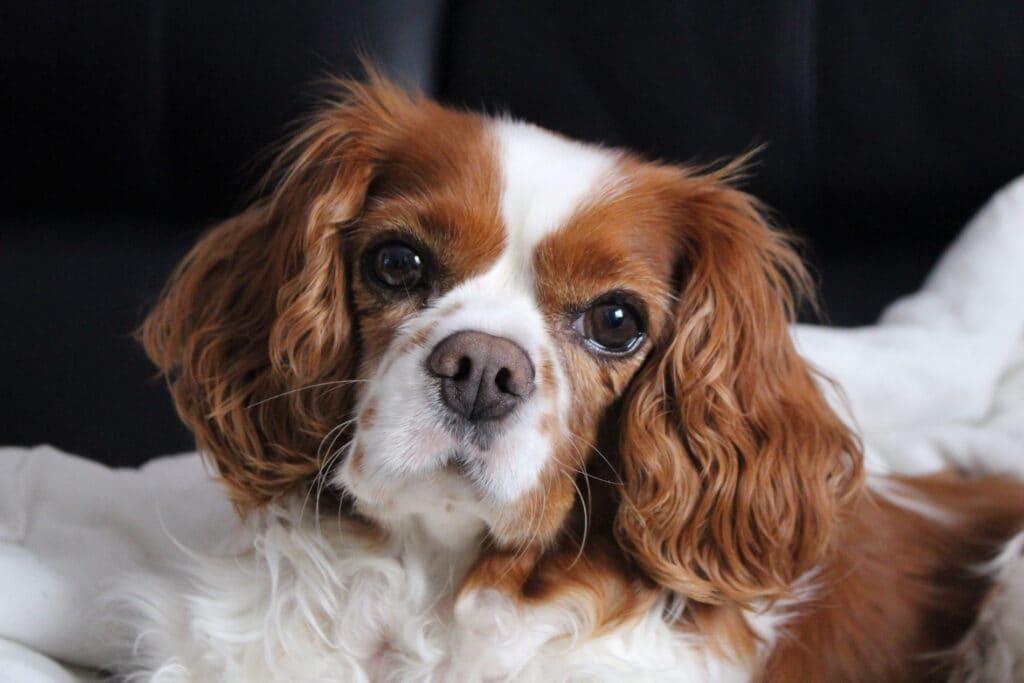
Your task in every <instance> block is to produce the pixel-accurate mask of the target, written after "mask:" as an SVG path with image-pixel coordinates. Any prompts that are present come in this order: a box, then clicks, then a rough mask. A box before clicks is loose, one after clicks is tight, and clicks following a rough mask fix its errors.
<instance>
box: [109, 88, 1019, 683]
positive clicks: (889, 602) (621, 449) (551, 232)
mask: <svg viewBox="0 0 1024 683" xmlns="http://www.w3.org/2000/svg"><path fill="white" fill-rule="evenodd" d="M338 88H339V93H340V94H339V96H338V99H337V100H336V101H334V102H332V103H329V104H328V105H327V106H325V107H324V108H323V109H322V110H321V111H320V112H319V114H318V115H317V116H316V117H315V118H314V119H313V120H312V121H311V123H310V124H309V125H308V127H307V128H306V129H305V130H304V132H303V133H302V134H300V135H299V136H298V137H297V138H296V139H295V140H294V141H293V142H292V143H291V144H290V146H289V147H288V148H287V150H286V151H285V152H284V153H283V154H282V157H281V160H280V162H279V164H278V168H277V176H276V179H275V184H274V186H273V189H272V191H270V192H269V193H268V195H267V196H266V197H265V198H264V199H262V200H260V201H258V202H256V203H255V204H254V205H253V206H251V207H250V208H249V209H248V210H246V211H245V212H244V213H242V214H241V215H239V216H237V217H235V218H233V219H231V220H228V221H226V222H225V223H223V224H221V225H219V226H217V227H215V228H214V229H213V230H212V231H211V232H210V233H209V234H207V235H206V236H205V237H204V238H203V239H202V240H201V241H200V242H199V244H198V245H197V246H196V247H195V248H194V249H193V250H192V252H191V253H190V254H189V255H188V256H187V257H186V259H185V260H184V262H183V263H182V264H181V265H180V266H179V268H178V270H177V271H176V273H175V275H174V276H173V278H172V280H171V282H170V283H169V285H168V287H167V289H166V291H165V293H164V295H163V297H162V298H161V300H160V302H159V303H158V304H157V306H156V308H155V310H154V311H153V312H152V314H151V315H150V317H149V318H148V319H147V321H146V323H145V325H144V328H143V331H142V338H143V341H144V344H145V346H146V349H147V351H148V353H149V355H150V356H151V358H152V359H153V360H154V361H155V362H156V364H157V365H158V366H159V367H160V368H161V369H162V370H163V372H165V373H166V374H167V376H168V379H169V383H170V386H171V389H172V392H173V394H174V398H175V400H176V402H177V405H178V408H179V411H180V413H181V415H182V416H183V418H184V419H185V421H186V422H187V423H188V425H189V426H190V427H191V428H192V429H193V430H194V432H195V435H196V438H197V441H198V444H199V446H200V448H201V450H202V451H203V452H204V453H206V454H207V455H208V457H209V458H210V459H211V460H212V461H213V462H214V463H215V464H216V466H217V469H218V471H219V474H220V477H221V479H222V480H223V482H224V484H225V485H226V487H227V490H228V492H229V494H230V495H231V497H232V499H233V500H234V502H235V504H236V506H237V509H238V510H239V512H240V513H241V514H242V515H243V516H244V517H245V518H246V519H247V520H248V529H249V532H248V533H249V534H250V536H249V537H248V543H249V549H248V550H247V551H246V552H243V553H242V554H240V555H238V556H229V557H221V558H217V557H206V558H196V559H195V563H194V565H193V566H192V567H190V568H189V569H188V571H187V572H186V575H185V576H183V577H182V578H180V579H179V580H174V581H171V580H169V581H168V582H167V583H166V584H163V583H161V584H152V583H149V584H137V585H134V586H131V587H130V593H131V596H130V597H127V598H126V601H127V602H128V603H129V604H130V606H131V607H132V610H133V612H134V613H135V617H134V619H135V620H136V622H135V623H136V626H137V628H138V629H139V632H140V633H141V634H142V635H141V636H140V638H139V641H138V644H137V649H136V659H135V661H134V662H131V663H130V664H129V665H128V667H127V671H128V672H129V673H134V674H136V675H137V676H139V677H140V678H147V679H150V678H151V679H154V680H194V681H210V680H231V681H256V680H260V681H262V680H267V681H270V680H304V681H308V680H341V681H360V680H373V681H378V680H380V681H391V680H394V681H408V680H458V681H473V680H507V679H515V680H538V681H555V680H615V681H618V680H627V679H628V680H680V681H682V680H686V681H691V680H709V681H746V680H770V681H794V680H807V681H921V680H929V679H935V680H942V679H944V678H946V677H948V676H949V675H950V671H951V669H952V667H953V666H954V665H955V664H957V663H958V662H959V663H960V664H961V665H962V664H963V662H966V661H968V660H969V659H970V656H969V655H966V654H964V653H965V652H967V651H970V652H977V648H976V647H972V645H971V644H970V642H969V641H965V642H964V643H962V644H961V645H960V648H961V649H960V655H961V656H960V658H959V659H958V658H956V657H955V656H953V655H954V652H955V647H956V646H957V644H958V643H959V642H960V641H961V639H962V637H963V636H964V634H965V632H966V631H967V629H968V628H969V627H970V626H971V624H972V623H973V622H974V619H975V615H976V613H977V610H978V608H979V604H980V603H981V602H982V600H983V598H984V596H985V594H986V591H987V590H988V587H989V584H990V576H991V574H983V573H979V572H978V571H977V567H978V566H979V565H980V563H983V562H988V561H991V560H992V559H993V558H994V557H995V556H996V555H997V554H998V553H999V552H1000V549H1001V548H1003V546H1004V545H1005V544H1006V542H1007V541H1008V540H1009V539H1010V538H1011V537H1012V536H1013V535H1014V534H1015V533H1016V532H1018V531H1019V530H1020V529H1021V526H1022V523H1024V488H1022V487H1021V486H1020V485H1019V484H1017V483H1014V482H1011V481H1006V480H1000V479H994V478H989V479H974V480H971V479H968V478H966V477H965V476H963V475H960V474H956V473H947V474H941V475H935V476H931V477H924V478H907V479H899V478H881V477H879V478H875V477H865V475H864V473H863V467H862V456H861V452H860V448H859V444H858V441H857V439H856V438H855V437H854V436H853V435H852V434H851V432H850V431H849V430H848V428H847V427H846V426H845V425H844V424H843V422H841V421H840V419H839V418H838V417H837V416H836V414H835V413H834V412H833V411H832V409H831V408H830V407H829V405H828V403H827V402H826V400H825V398H824V397H823V395H822V393H821V391H819V388H818V385H817V378H816V377H815V375H814V373H813V372H812V371H811V370H810V369H809V368H808V366H807V364H806V363H805V361H804V360H803V359H802V358H801V357H800V356H799V355H798V353H797V352H796V350H795V349H794V346H793V343H792V341H791V339H790V335H789V329H788V323H789V321H790V319H791V316H792V313H793V306H794V296H795V295H799V294H802V293H806V291H807V289H808V287H807V277H806V274H805V271H804V270H803V268H802V266H801V263H800V260H799V259H798V257H797V255H796V254H795V253H794V251H793V250H792V248H791V246H790V244H789V241H788V240H787V238H786V237H785V235H783V234H782V233H781V232H779V231H778V230H776V229H774V228H772V227H771V226H770V225H769V224H768V223H767V222H766V220H765V218H764V213H763V212H762V210H761V208H760V207H759V205H758V203H757V202H756V201H755V200H754V199H752V198H751V197H750V196H748V195H747V194H745V193H743V192H742V191H740V190H738V189H736V188H735V187H734V186H733V185H732V184H731V180H732V177H733V176H734V175H735V173H736V171H737V169H738V165H735V164H734V165H728V166H726V167H724V168H720V169H718V170H708V169H703V170H699V169H693V168H684V167H678V166H672V165H667V164H661V163H651V162H649V161H645V160H643V159H641V158H639V157H637V156H635V155H633V154H631V153H629V152H625V151H621V150H612V149H606V148H602V147H597V146H592V145H585V144H580V143H577V142H573V141H570V140H568V139H565V138H563V137H561V136H559V135H556V134H553V133H550V132H547V131H544V130H542V129H540V128H537V127H534V126H532V125H529V124H525V123H521V122H517V121H513V120H510V119H507V118H489V117H485V116H480V115H476V114H472V113H467V112H462V111H455V110H452V109H447V108H443V107H441V106H439V105H438V104H435V103H433V102H431V101H429V100H427V99H425V98H423V97H421V96H419V95H416V94H409V93H407V92H405V91H403V90H401V89H399V88H397V87H395V86H393V85H391V84H389V83H387V82H386V81H385V80H383V79H381V78H380V77H378V76H375V75H371V76H370V78H369V79H368V80H367V81H366V82H345V83H340V84H339V85H338ZM387 245H399V249H400V250H403V251H401V252H400V253H399V257H400V258H399V257H396V258H399V260H401V258H406V259H407V258H409V257H408V254H409V253H410V251H409V250H411V252H412V253H414V254H415V255H416V259H418V261H417V263H418V265H417V266H416V267H415V268H414V270H416V269H418V270H416V272H415V273H414V275H415V278H413V279H411V280H410V281H411V282H412V283H413V284H412V285H411V286H408V287H404V286H403V287H397V288H396V287H394V286H388V285H387V283H386V282H385V283H384V284H382V281H381V280H380V273H379V272H378V270H379V268H381V267H382V266H380V264H381V263H385V266H383V267H384V268H391V267H396V266H394V264H395V263H396V261H395V260H394V259H391V260H388V259H389V258H390V257H389V256H387V255H385V256H384V257H382V256H381V254H382V249H383V248H384V247H385V246H387ZM403 255H404V256H403ZM382 258H384V261H381V259H382ZM403 263H405V264H406V266H408V262H403ZM410 267H412V266H410ZM375 269H377V270H375ZM403 272H405V271H403ZM409 272H411V271H409ZM609 302H610V303H609ZM601 306H611V308H610V309H609V308H600V307H601ZM595 307H596V308H595ZM616 307H617V308H616ZM595 310H597V311H599V312H603V313H609V311H610V313H609V314H610V315H613V316H627V317H628V316H632V317H633V322H634V323H635V324H636V329H637V335H636V336H635V338H634V339H633V340H632V342H631V343H632V346H630V347H629V348H628V349H626V348H625V347H623V348H622V349H616V350H615V352H614V353H613V352H609V350H608V348H605V347H602V346H601V344H599V343H595V342H594V339H593V338H592V336H593V335H592V334H591V333H592V332H593V325H595V324H598V323H600V321H598V323H595V322H594V320H595V319H594V317H593V316H594V315H598V313H594V311H595ZM603 313H602V314H603ZM466 331H472V332H479V333H483V334H484V335H485V336H486V337H487V339H491V340H493V339H495V338H496V339H498V340H499V341H498V342H493V343H494V344H497V346H494V347H493V348H492V349H491V351H492V352H493V353H492V355H493V354H495V353H499V351H500V349H518V350H516V351H515V354H516V357H517V358H518V360H516V361H515V362H516V363H518V365H515V366H514V367H512V366H511V365H510V366H509V367H511V373H512V375H513V376H514V377H519V379H520V380H522V383H523V387H525V388H523V389H521V390H520V389H516V390H515V391H512V390H509V389H508V387H504V388H501V387H499V391H504V392H505V394H501V395H499V398H501V399H502V400H507V401H511V403H513V404H514V407H513V408H512V409H511V410H510V411H509V412H507V413H502V415H500V416H499V417H497V418H493V419H490V418H487V419H485V418H480V417H479V416H476V417H473V416H470V417H466V416H462V415H454V414H453V408H452V405H453V404H452V403H451V399H449V398H445V396H446V394H445V393H444V389H443V386H442V385H444V384H445V382H446V381H447V379H446V378H447V377H448V375H446V374H444V373H443V372H442V373H441V374H438V373H439V372H440V371H438V370H437V369H436V367H437V366H436V365H435V364H433V363H434V360H432V359H434V358H436V352H437V350H438V349H439V348H440V345H441V344H442V342H444V341H445V340H448V339H450V338H452V337H453V336H454V335H457V334H459V333H461V332H466ZM588 335H589V336H588ZM488 343H491V342H488ZM494 349H498V351H495V350H494ZM467 353H469V354H470V355H469V356H467V358H469V359H470V360H472V361H473V362H477V361H478V360H479V358H477V357H476V356H473V355H472V353H475V352H474V351H472V350H470V351H467ZM485 356H486V354H485ZM483 357H484V356H481V357H480V358H483ZM523 358H525V359H526V360H523ZM464 360H465V359H464ZM499 361H500V359H499ZM466 362H469V361H466ZM481 362H482V361H481ZM487 362H492V361H491V360H488V361H487ZM509 363H512V361H509ZM499 365H500V362H499ZM496 367H497V366H496ZM509 367H505V368H503V371H504V372H505V373H506V374H505V378H506V380H507V378H508V376H509V374H508V373H509V372H510V370H509ZM524 368H525V369H524ZM516 373H518V374H516ZM520 375H521V376H522V377H520ZM482 381H483V382H487V381H490V380H489V379H488V377H487V376H485V377H484V378H483V380H482ZM494 381H497V382H498V383H499V384H500V382H501V380H494ZM516 381H519V380H516ZM481 386H482V385H481ZM517 386H518V385H517ZM474 390H475V389H474ZM484 390H485V389H481V391H484ZM491 391H494V390H493V387H492V388H491ZM474 395H475V394H474ZM503 405H504V404H503ZM473 415H476V413H473ZM1022 450H1024V444H1022ZM1004 564H1005V563H1004ZM990 600H991V598H990ZM1017 610H1018V613H1021V612H1024V605H1022V604H1018V605H1017ZM975 635H976V633H975ZM1018 656H1019V655H1018ZM961 675H962V676H963V677H965V678H966V677H969V675H970V674H969V673H968V674H966V675H964V674H961Z"/></svg>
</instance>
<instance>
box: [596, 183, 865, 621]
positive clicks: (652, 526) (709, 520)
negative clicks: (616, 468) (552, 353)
mask: <svg viewBox="0 0 1024 683" xmlns="http://www.w3.org/2000/svg"><path fill="white" fill-rule="evenodd" d="M734 168H735V167H729V168H726V169H724V170H722V171H719V172H717V173H712V174H710V175H705V176H699V175H684V176H683V177H682V178H681V179H680V180H679V182H678V184H677V193H676V202H677V207H676V213H677V215H678V216H679V217H680V218H679V223H680V225H679V230H680V233H679V235H680V240H681V242H680V254H681V263H682V264H683V266H682V272H681V274H680V279H681V284H680V291H679V296H678V302H677V304H676V308H675V313H674V316H675V324H674V326H672V329H670V330H669V331H668V333H667V334H665V335H662V338H661V339H658V340H656V346H655V350H654V351H653V356H652V357H651V358H649V359H648V362H647V363H646V364H645V366H644V368H643V369H642V370H641V372H640V374H639V375H638V376H637V378H636V379H635V380H634V383H633V384H632V385H631V389H630V392H629V394H628V395H627V397H626V399H625V403H624V414H623V426H622V432H621V444H620V446H621V458H622V468H623V480H624V482H625V484H624V485H623V494H622V496H623V500H622V503H621V505H620V508H619V512H618V514H617V518H616V534H617V537H618V539H619V542H620V543H621V544H622V546H623V548H624V549H625V550H626V551H627V552H628V553H629V554H630V555H631V556H632V557H633V558H634V560H635V561H636V562H637V563H638V564H639V565H640V567H641V568H642V569H643V571H644V572H646V573H647V574H648V575H649V576H650V577H651V578H652V579H653V580H654V581H656V582H657V583H659V584H660V585H662V586H664V587H667V588H669V589H671V590H674V591H676V592H678V593H679V594H681V595H683V596H685V597H687V598H689V599H694V600H698V601H701V602H707V603H721V602H725V601H735V602H739V603H741V604H749V602H750V601H751V600H754V599H758V598H768V599H772V598H776V597H779V596H782V595H785V593H786V591H787V589H788V588H789V587H790V586H791V584H792V582H793V581H794V580H795V579H796V578H797V577H799V576H800V575H801V574H802V573H803V572H805V571H807V570H809V569H810V568H812V567H813V566H814V564H815V562H817V561H818V560H819V559H820V558H821V557H822V554H823V552H824V551H825V550H826V548H827V547H828V544H829V541H830V536H831V531H832V529H833V525H834V522H835V521H836V517H837V515H838V514H839V510H840V507H841V506H842V504H843V502H844V501H845V499H846V498H847V497H848V496H850V495H852V494H853V492H854V491H855V490H856V489H857V487H858V484H859V482H860V479H861V458H860V453H859V447H858V444H857V442H856V440H855V439H854V438H853V436H852V435H851V434H850V433H849V431H848V430H847V429H846V427H845V426H844V425H843V424H842V423H841V422H840V420H839V419H838V417H836V415H835V414H834V413H833V411H832V410H831V409H830V408H829V406H828V404H827V403H826V401H825V399H824V398H823V396H822V394H821V392H820V391H819V390H818V388H817V386H816V384H815V382H814V379H813V376H812V373H811V371H810V370H809V368H808V366H807V364H806V363H805V362H804V360H803V359H802V358H801V357H800V356H799V355H798V353H797V351H796V349H795V348H794V345H793V342H792V340H791V338H790V335H789V330H788V323H789V321H790V320H791V318H792V314H793V308H794V304H793V301H794V297H793V290H794V288H796V289H797V290H798V291H799V289H800V288H805V289H808V290H809V286H808V284H807V283H808V281H809V279H808V277H807V275H806V271H805V270H804V269H803V267H802V265H801V262H800V259H799V257H798V256H797V255H796V253H795V252H794V251H793V250H792V249H791V248H790V246H789V245H788V243H787V241H786V239H785V238H784V237H783V236H782V235H781V234H780V233H778V232H776V231H774V230H773V229H772V228H770V227H769V226H768V225H767V223H766V221H765V220H764V218H763V217H762V213H761V211H760V210H759V207H758V205H757V204H756V202H755V201H754V200H753V199H752V198H751V197H749V196H748V195H746V194H744V193H742V192H740V191H739V190H736V189H734V188H732V187H730V186H729V184H728V179H729V178H728V176H729V174H730V173H731V172H733V171H734Z"/></svg>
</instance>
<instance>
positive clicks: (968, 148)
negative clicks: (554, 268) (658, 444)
mask: <svg viewBox="0 0 1024 683" xmlns="http://www.w3.org/2000/svg"><path fill="white" fill-rule="evenodd" d="M449 35H450V36H451V39H452V40H451V42H450V43H449V44H448V46H447V53H446V57H445V64H446V68H445V69H444V71H443V79H442V82H441V83H440V92H441V93H442V94H443V95H444V96H445V97H446V98H447V99H449V100H453V101H456V102H464V103H467V104H469V105H471V106H477V105H486V106H488V107H489V108H491V109H498V110H502V109H505V110H508V111H510V112H512V113H513V114H514V115H516V116H520V117H522V118H526V119H529V120H532V121H535V122H538V123H540V124H542V125H544V126H547V127H550V128H553V129H555V130H558V131H562V132H564V133H566V134H568V135H571V136H574V137H582V138H585V139H588V140H593V141H598V142H605V143H609V144H613V145H625V146H629V147H633V148H636V149H639V150H640V151H642V152H644V153H646V154H647V155H649V156H651V157H657V158H664V159H669V160H672V161H677V162H686V161H690V160H697V161H704V162H707V161H712V160H715V159H719V158H722V157H730V156H734V155H737V154H739V153H742V152H744V151H745V150H748V149H750V148H752V147H754V146H756V145H761V144H764V145H766V147H765V149H764V151H763V152H762V153H761V154H760V155H759V162H758V163H757V164H756V166H755V167H754V168H753V169H752V175H751V179H750V182H749V184H748V187H749V188H750V189H751V191H753V192H754V193H755V194H757V195H758V196H760V197H762V198H764V199H765V200H766V201H767V202H768V203H769V204H771V205H772V206H774V207H776V209H777V210H778V212H779V215H780V220H781V222H782V223H784V224H788V225H790V226H792V227H793V228H795V229H796V231H797V232H798V233H800V234H801V235H804V236H805V237H806V238H807V244H808V248H809V250H810V256H811V258H812V260H813V262H814V263H815V265H816V266H817V269H818V270H819V272H820V275H821V278H822V285H823V289H824V294H825V297H824V298H825V303H826V305H827V306H826V308H827V312H828V315H829V318H830V320H831V321H832V322H833V323H836V324H864V323H869V322H872V321H873V320H874V319H875V317H876V316H877V314H878V313H879V311H880V310H881V308H882V307H883V306H884V305H885V304H886V303H887V302H889V301H891V300H892V299H893V298H895V297H896V296H898V295H900V294H904V293H906V292H908V291H912V290H913V289H915V288H916V287H917V286H918V285H919V284H920V281H921V279H922V278H923V277H924V275H925V274H926V273H927V271H928V269H929V268H930V267H931V265H932V264H933V262H934V260H935V258H936V257H937V256H938V254H939V253H940V252H941V250H942V249H943V248H944V247H945V246H946V245H947V244H948V242H949V241H950V240H951V239H952V238H953V236H955V235H956V233H957V231H958V229H959V228H960V227H961V226H962V225H963V223H964V222H965V220H967V218H969V216H970V215H971V213H972V212H973V211H974V210H975V209H976V208H977V207H978V206H980V204H981V203H982V202H983V201H984V200H985V198H986V197H987V196H988V194H989V193H991V192H992V191H994V190H995V189H996V188H997V187H999V186H1000V185H1002V184H1003V183H1005V182H1006V181H1008V180H1009V179H1011V178H1012V177H1014V176H1015V175H1017V174H1019V173H1021V172H1024V40H1022V39H1021V36H1024V4H1022V3H1014V2H1001V3H1000V2H984V3H963V2H957V1H955V0H949V1H945V2H942V1H940V2H930V3H816V2H790V3H781V2H758V3H751V2H742V1H740V0H726V1H725V2H702V1H700V0H683V1H680V2H672V3H661V2H630V3H620V2H613V1H611V0H586V1H583V0H566V1H563V2H557V3H550V2H544V1H543V0H522V1H521V2H516V3H498V2H487V1H486V0H470V1H467V2H462V3H459V4H458V5H457V10H456V11H455V12H454V14H453V16H452V17H451V19H450V24H449Z"/></svg>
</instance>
